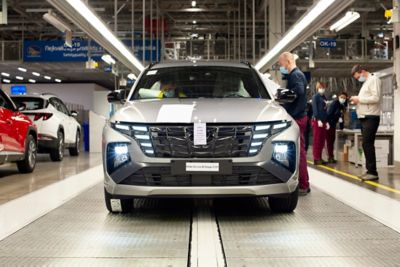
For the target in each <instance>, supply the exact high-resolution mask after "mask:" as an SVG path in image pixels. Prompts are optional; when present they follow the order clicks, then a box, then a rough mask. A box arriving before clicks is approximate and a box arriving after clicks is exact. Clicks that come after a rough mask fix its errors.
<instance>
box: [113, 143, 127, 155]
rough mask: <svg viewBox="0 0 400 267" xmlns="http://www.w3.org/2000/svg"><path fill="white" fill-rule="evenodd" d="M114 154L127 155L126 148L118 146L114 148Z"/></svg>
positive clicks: (125, 146)
mask: <svg viewBox="0 0 400 267" xmlns="http://www.w3.org/2000/svg"><path fill="white" fill-rule="evenodd" d="M114 152H115V154H116V155H124V154H128V146H127V145H118V146H115V147H114Z"/></svg>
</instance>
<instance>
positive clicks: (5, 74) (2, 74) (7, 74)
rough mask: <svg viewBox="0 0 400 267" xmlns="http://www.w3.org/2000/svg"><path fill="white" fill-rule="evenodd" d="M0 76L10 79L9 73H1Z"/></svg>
mask: <svg viewBox="0 0 400 267" xmlns="http://www.w3.org/2000/svg"><path fill="white" fill-rule="evenodd" d="M1 76H4V77H10V74H9V73H7V72H2V73H1Z"/></svg>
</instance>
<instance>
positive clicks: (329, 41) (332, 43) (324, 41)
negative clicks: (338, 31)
mask: <svg viewBox="0 0 400 267" xmlns="http://www.w3.org/2000/svg"><path fill="white" fill-rule="evenodd" d="M319 47H321V48H336V47H337V43H336V39H334V38H321V39H319Z"/></svg>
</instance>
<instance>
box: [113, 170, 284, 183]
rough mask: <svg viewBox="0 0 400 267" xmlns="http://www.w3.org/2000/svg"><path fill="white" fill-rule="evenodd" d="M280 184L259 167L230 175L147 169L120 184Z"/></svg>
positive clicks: (234, 171)
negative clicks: (184, 173)
mask: <svg viewBox="0 0 400 267" xmlns="http://www.w3.org/2000/svg"><path fill="white" fill-rule="evenodd" d="M277 183H282V181H281V180H280V179H278V178H277V177H275V176H274V175H272V174H271V173H269V172H267V171H266V170H265V169H263V168H260V167H239V166H234V167H233V169H232V174H226V175H222V174H214V175H190V174H186V175H172V174H171V168H170V167H148V168H143V169H140V170H139V171H137V172H136V173H134V174H132V175H131V176H129V177H128V178H126V179H125V180H123V181H122V182H121V184H127V185H142V186H241V185H242V186H245V185H268V184H277Z"/></svg>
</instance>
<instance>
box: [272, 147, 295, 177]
mask: <svg viewBox="0 0 400 267" xmlns="http://www.w3.org/2000/svg"><path fill="white" fill-rule="evenodd" d="M272 147H273V151H272V160H273V161H275V162H276V163H278V164H279V165H281V166H283V167H285V168H286V169H288V170H289V171H291V172H294V171H295V170H296V145H295V144H294V143H293V142H273V143H272Z"/></svg>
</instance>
